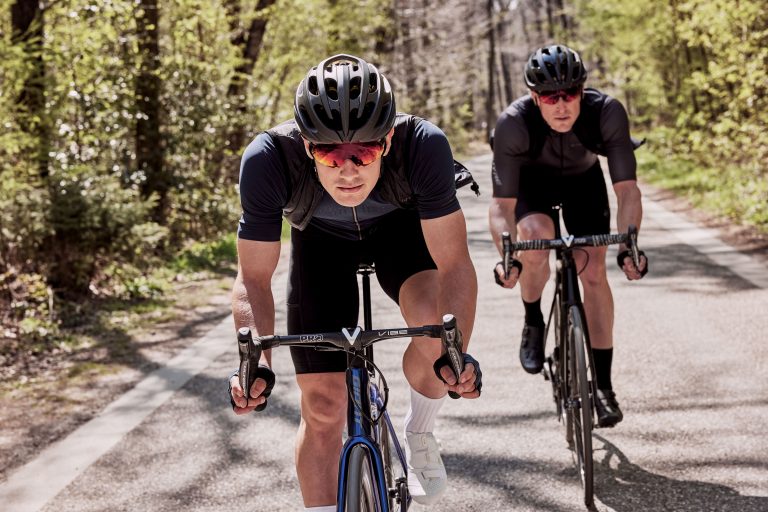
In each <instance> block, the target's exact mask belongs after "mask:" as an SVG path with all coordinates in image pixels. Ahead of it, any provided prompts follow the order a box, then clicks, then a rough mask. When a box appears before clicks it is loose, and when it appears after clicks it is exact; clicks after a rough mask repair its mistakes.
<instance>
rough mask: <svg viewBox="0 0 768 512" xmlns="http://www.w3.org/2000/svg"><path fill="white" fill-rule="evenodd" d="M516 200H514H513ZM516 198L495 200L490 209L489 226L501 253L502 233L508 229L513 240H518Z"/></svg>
mask: <svg viewBox="0 0 768 512" xmlns="http://www.w3.org/2000/svg"><path fill="white" fill-rule="evenodd" d="M513 201H514V202H513ZM515 203H516V200H510V199H504V200H493V201H492V202H491V206H490V208H489V209H488V226H489V229H490V231H491V237H492V238H493V242H494V243H495V244H496V249H497V250H498V251H499V254H502V246H501V233H503V232H504V231H507V232H508V233H509V234H510V236H511V237H512V240H513V241H514V240H517V225H516V224H515Z"/></svg>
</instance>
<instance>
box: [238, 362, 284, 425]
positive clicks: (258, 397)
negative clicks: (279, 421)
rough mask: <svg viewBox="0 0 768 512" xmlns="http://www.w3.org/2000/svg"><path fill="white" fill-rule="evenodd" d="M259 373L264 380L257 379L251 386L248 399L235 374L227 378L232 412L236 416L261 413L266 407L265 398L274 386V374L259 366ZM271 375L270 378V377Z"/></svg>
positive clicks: (263, 366) (265, 367) (267, 368)
mask: <svg viewBox="0 0 768 512" xmlns="http://www.w3.org/2000/svg"><path fill="white" fill-rule="evenodd" d="M259 372H260V373H265V374H266V375H265V378H262V377H257V378H256V380H255V381H253V385H252V386H251V393H250V395H251V396H250V398H246V396H245V392H244V391H243V388H242V386H240V379H239V377H238V374H237V372H236V373H235V374H234V375H232V376H231V377H230V378H229V394H230V400H231V402H232V410H234V411H235V414H237V415H243V414H248V413H249V412H251V411H254V410H258V411H262V410H264V408H266V406H267V398H268V397H269V395H270V393H271V392H272V387H273V386H274V385H275V374H274V373H272V370H270V369H269V367H267V366H265V365H259ZM270 375H271V377H270Z"/></svg>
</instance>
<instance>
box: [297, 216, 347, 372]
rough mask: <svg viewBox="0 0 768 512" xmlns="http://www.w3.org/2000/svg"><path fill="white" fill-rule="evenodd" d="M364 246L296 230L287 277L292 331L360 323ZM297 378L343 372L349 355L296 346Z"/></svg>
mask: <svg viewBox="0 0 768 512" xmlns="http://www.w3.org/2000/svg"><path fill="white" fill-rule="evenodd" d="M360 249H361V248H360V243H359V242H357V241H354V240H344V239H340V238H336V237H333V236H330V235H328V234H326V233H324V232H322V231H320V230H317V229H314V228H312V227H311V226H310V227H308V228H307V229H306V230H304V231H298V230H296V229H293V230H291V261H290V267H289V276H288V333H289V334H311V333H319V332H334V331H340V330H341V329H342V328H343V327H352V326H355V325H357V319H358V302H359V300H358V289H357V267H358V261H359V259H360ZM291 358H292V359H293V364H294V367H295V368H296V373H297V374H302V373H325V372H343V371H344V370H345V369H346V367H347V357H346V354H345V353H344V352H339V351H319V350H316V349H314V348H303V347H291Z"/></svg>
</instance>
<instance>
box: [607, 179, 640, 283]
mask: <svg viewBox="0 0 768 512" xmlns="http://www.w3.org/2000/svg"><path fill="white" fill-rule="evenodd" d="M613 190H614V191H615V192H616V202H617V205H618V208H617V211H616V227H617V229H618V231H619V233H626V232H627V229H628V228H629V226H630V225H633V226H635V227H637V229H638V231H639V230H640V223H641V221H642V219H643V203H642V201H641V198H642V195H641V193H640V188H639V187H638V186H637V181H636V180H625V181H619V182H617V183H614V184H613ZM625 249H627V247H626V245H621V246H620V247H619V250H620V251H623V250H625ZM646 265H647V260H646V258H645V257H644V256H643V257H641V258H640V270H642V269H644V268H645V266H646ZM623 270H624V273H625V274H626V276H627V279H630V280H635V279H640V278H641V277H642V276H641V275H640V272H638V269H636V268H635V266H634V264H633V263H631V260H628V259H626V258H625V264H624V267H623Z"/></svg>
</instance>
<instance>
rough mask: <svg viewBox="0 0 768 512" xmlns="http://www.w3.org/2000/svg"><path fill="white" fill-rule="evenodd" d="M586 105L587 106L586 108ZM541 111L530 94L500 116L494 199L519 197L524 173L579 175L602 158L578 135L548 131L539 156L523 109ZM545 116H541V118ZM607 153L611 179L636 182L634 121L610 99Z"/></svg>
mask: <svg viewBox="0 0 768 512" xmlns="http://www.w3.org/2000/svg"><path fill="white" fill-rule="evenodd" d="M582 107H583V104H582ZM530 108H534V109H536V108H537V107H536V106H535V105H534V104H533V99H532V98H531V97H530V96H528V95H526V96H523V97H521V98H519V99H517V100H515V101H514V102H513V103H512V104H511V105H510V106H509V107H507V109H506V110H504V112H502V113H501V115H500V116H499V119H498V122H497V123H496V130H495V132H494V149H493V162H494V164H493V196H494V197H517V196H518V193H519V186H520V172H521V171H522V170H523V169H528V168H531V169H532V170H533V172H535V171H536V169H543V170H544V171H545V172H553V171H554V172H555V175H562V176H575V175H579V174H583V173H585V172H587V171H588V170H589V169H590V168H591V167H592V166H593V165H594V164H595V162H597V154H596V153H594V152H592V151H590V150H589V149H587V148H586V147H585V146H584V145H583V144H582V142H581V141H580V140H579V138H578V137H577V136H576V134H575V133H574V132H573V131H569V132H566V133H559V132H556V131H554V130H549V131H548V134H547V135H546V138H545V140H544V141H543V147H542V148H541V151H540V152H539V153H538V154H537V155H532V154H531V151H530V147H531V140H530V136H529V134H530V133H532V129H531V127H529V126H528V125H527V124H526V119H525V116H524V115H523V113H522V112H523V110H524V109H530ZM538 115H539V116H540V114H538ZM591 129H594V130H600V135H601V139H602V141H603V145H602V147H603V151H604V153H605V155H606V156H607V158H608V168H609V172H610V175H611V181H612V182H613V183H618V182H620V181H625V180H634V179H636V170H637V161H636V160H635V155H634V150H633V145H632V141H631V139H630V135H629V119H628V117H627V112H626V111H625V110H624V106H623V105H622V104H621V103H620V102H619V101H618V100H616V99H614V98H612V97H610V96H605V101H604V103H603V106H602V110H601V111H600V116H599V123H597V124H596V126H594V128H591Z"/></svg>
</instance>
